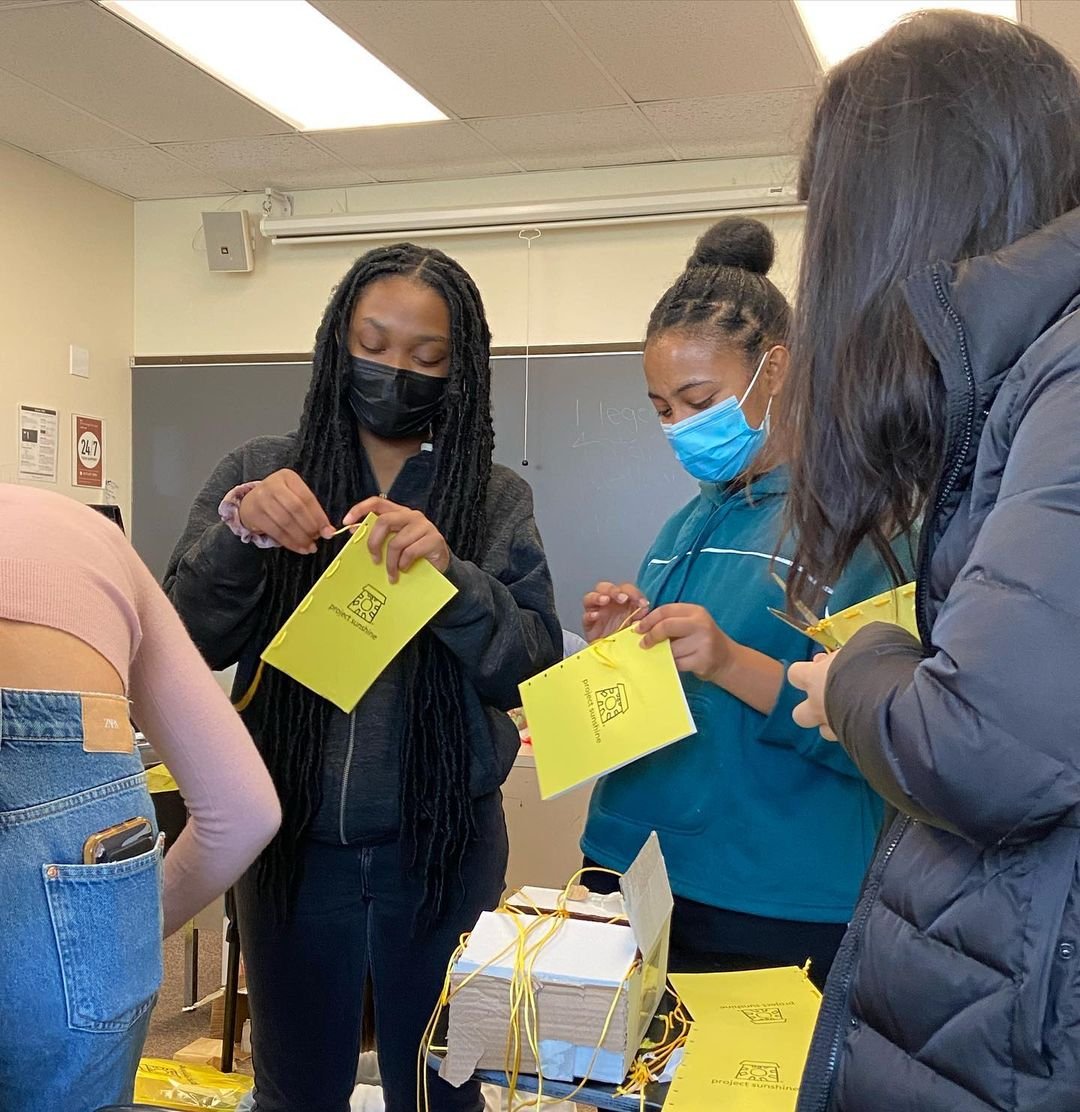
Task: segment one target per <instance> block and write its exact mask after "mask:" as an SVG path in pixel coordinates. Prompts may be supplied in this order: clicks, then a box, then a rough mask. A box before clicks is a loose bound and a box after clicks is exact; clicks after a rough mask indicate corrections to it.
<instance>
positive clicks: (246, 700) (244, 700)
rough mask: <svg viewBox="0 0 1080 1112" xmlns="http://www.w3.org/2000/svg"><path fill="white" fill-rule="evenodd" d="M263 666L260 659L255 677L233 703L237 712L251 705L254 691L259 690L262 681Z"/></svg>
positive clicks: (264, 665) (241, 712)
mask: <svg viewBox="0 0 1080 1112" xmlns="http://www.w3.org/2000/svg"><path fill="white" fill-rule="evenodd" d="M265 668H266V664H265V663H264V662H263V661H262V660H260V661H259V667H258V668H256V669H255V678H254V679H253V680H252V681H251V685H250V686H249V687H248V689H247V691H245V692H244V694H243V695H241V696H240V698H239V699H238V700H237V701H236V702H235V703H233V707H234V708H235V709H236V712H237V714H243V712H244V711H246V710H247V709H248V707H249V706H251V700H252V699H254V698H255V692H256V691H258V690H259V684H260V683H262V678H263V670H264V669H265Z"/></svg>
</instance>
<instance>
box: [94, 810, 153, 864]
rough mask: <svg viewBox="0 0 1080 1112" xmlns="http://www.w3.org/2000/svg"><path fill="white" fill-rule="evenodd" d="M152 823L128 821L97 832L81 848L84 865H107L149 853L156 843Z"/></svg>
mask: <svg viewBox="0 0 1080 1112" xmlns="http://www.w3.org/2000/svg"><path fill="white" fill-rule="evenodd" d="M156 840H157V839H156V838H155V837H154V826H153V823H151V821H150V820H149V819H147V818H143V817H142V816H139V817H138V818H133V819H128V820H127V822H121V823H117V825H116V826H110V827H109V828H108V829H107V830H99V831H98V832H97V833H96V834H91V835H90V837H89V838H87V839H86V844H85V845H84V846H83V864H84V865H107V864H109V863H110V862H112V861H126V860H128V858H130V857H138V856H139V855H140V854H143V853H149V852H150V851H151V850H152V849H153V848H154V845H155V843H156Z"/></svg>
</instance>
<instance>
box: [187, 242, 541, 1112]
mask: <svg viewBox="0 0 1080 1112" xmlns="http://www.w3.org/2000/svg"><path fill="white" fill-rule="evenodd" d="M489 359H490V333H489V330H488V326H487V322H486V320H485V317H484V310H483V305H482V303H481V300H480V295H479V293H478V292H477V289H476V286H475V285H474V284H473V282H472V280H471V278H470V277H469V275H468V274H467V273H466V272H465V271H464V270H463V269H462V268H461V266H459V265H458V264H457V263H456V262H455V261H454V260H452V259H450V258H448V257H447V256H446V255H444V254H442V252H440V251H435V250H430V249H424V248H420V247H416V246H413V245H412V244H399V245H397V246H393V247H387V248H379V249H376V250H373V251H371V252H369V253H368V254H366V255H364V256H363V257H362V258H360V259H359V260H357V262H356V263H355V265H354V266H353V267H352V269H351V270H350V271H349V272H348V274H346V275H345V278H344V279H343V280H342V282H341V284H340V285H339V286H338V287H337V289H336V290H335V292H334V294H333V296H332V298H331V300H330V304H329V306H328V307H327V310H326V313H325V315H324V317H323V321H322V325H321V327H320V329H319V332H318V336H317V340H316V348H315V357H314V370H313V374H312V380H311V388H310V390H309V392H308V397H307V401H306V404H305V406H304V413H303V417H302V419H301V422H300V429H299V431H298V432H297V433H296V434H294V435H291V436H287V437H261V438H258V439H256V440H252V441H250V442H249V443H247V444H245V445H244V446H242V447H241V448H239V449H237V450H236V451H235V452H233V453H232V454H231V455H229V456H228V457H227V458H226V459H225V460H224V461H223V462H222V463H221V464H220V465H219V466H218V468H217V470H216V471H215V472H214V474H213V476H212V477H211V479H210V480H209V482H208V483H207V486H206V488H205V489H204V490H203V492H202V493H201V494H200V496H199V498H198V499H197V501H196V503H195V506H194V508H193V510H192V513H191V518H190V521H189V523H188V527H187V529H186V531H185V533H184V535H183V537H182V538H181V540H180V543H179V544H178V546H177V549H176V552H175V554H174V556H173V559H172V561H171V564H170V567H169V570H168V573H167V580H166V588H167V590H168V592H169V594H170V596H171V598H172V600H173V602H174V603H175V605H176V606H177V608H178V609H179V610H180V613H181V614H182V615H183V617H184V619H185V621H186V622H187V625H188V628H189V629H190V631H191V633H192V636H193V637H194V639H195V641H196V643H197V644H198V645H199V646H200V648H201V649H202V652H203V654H204V655H205V656H206V658H207V660H208V661H209V662H210V664H211V665H212V666H214V667H217V668H223V667H226V666H228V665H230V664H232V663H234V662H238V669H237V689H238V690H244V689H245V688H246V686H247V684H248V683H249V682H250V681H251V679H252V676H253V675H254V672H255V669H256V666H257V662H258V657H259V653H260V652H261V651H262V649H263V648H264V647H265V646H266V644H267V642H268V641H269V640H270V639H271V638H272V636H273V635H274V633H275V632H276V631H277V630H278V629H279V628H280V627H281V625H282V624H283V623H284V622H285V620H286V619H287V618H288V616H289V615H290V614H291V613H292V611H293V610H294V609H295V607H296V606H297V604H298V603H299V602H300V601H301V599H302V598H303V597H304V595H305V594H306V593H307V591H308V590H309V589H310V587H311V585H312V584H313V583H314V582H315V580H316V579H317V578H318V577H319V576H320V575H321V574H322V572H323V571H324V570H325V569H326V567H327V566H328V565H329V563H330V562H331V560H332V559H333V558H334V555H335V554H336V553H337V552H338V551H339V549H340V545H341V543H342V542H341V541H338V540H333V539H331V535H332V533H333V532H334V529H335V528H336V527H337V526H338V525H340V524H341V523H345V524H350V523H354V522H356V521H359V520H361V519H362V518H363V517H364V516H365V515H366V514H368V513H369V512H372V511H374V512H375V513H376V514H378V515H379V521H378V525H377V527H376V529H375V530H373V537H372V539H371V543H372V545H373V546H375V547H377V546H378V545H379V544H380V542H381V541H382V540H384V539H385V538H386V537H387V536H388V537H389V538H390V539H389V546H388V549H387V556H386V559H387V567H388V571H389V572H390V575H391V577H392V578H393V577H394V576H395V575H396V574H397V572H398V571H399V570H405V569H406V568H408V567H409V566H410V565H411V564H413V563H415V562H416V561H418V560H422V559H427V560H429V561H430V562H431V563H432V564H433V565H434V566H435V567H436V568H438V569H439V570H440V571H441V572H444V573H445V574H446V575H447V576H448V577H449V579H450V580H451V581H452V582H453V583H454V585H455V586H456V587H457V588H458V594H457V596H456V597H455V598H454V599H453V600H452V601H451V602H450V603H449V604H448V605H447V606H446V607H445V608H444V609H443V610H442V611H441V612H440V613H439V614H438V615H437V616H436V617H435V618H434V619H432V621H431V623H430V625H429V626H428V628H427V629H425V630H424V631H422V632H421V633H420V634H419V635H418V636H417V637H416V638H415V639H414V640H413V641H412V643H411V644H410V645H409V646H407V648H406V649H405V651H404V652H402V653H401V654H400V655H399V657H398V658H397V659H396V660H395V661H394V662H393V663H392V664H391V666H390V667H389V668H388V669H387V670H386V671H385V672H384V673H383V675H382V676H381V677H380V678H379V680H378V681H377V682H376V683H375V685H374V686H373V687H372V688H371V689H370V690H369V691H368V693H367V694H366V695H365V696H364V698H363V699H362V700H361V701H360V704H359V705H358V706H357V708H356V710H355V711H354V712H353V714H351V715H346V714H342V713H341V712H339V711H337V710H335V709H334V708H333V707H332V706H331V705H330V704H329V703H327V702H325V701H324V700H323V699H321V698H319V697H318V696H316V695H314V694H313V693H312V692H310V691H309V690H307V689H306V688H304V687H302V686H301V685H299V684H297V683H295V682H294V681H293V680H291V679H289V678H288V677H287V676H285V675H283V674H282V673H279V672H276V671H274V670H273V669H268V670H267V672H266V675H265V677H264V678H263V680H262V683H261V685H260V686H259V688H258V690H257V693H256V695H255V698H254V699H253V701H252V702H251V704H250V706H249V707H248V708H247V710H246V711H245V715H244V716H245V720H246V722H247V724H248V726H249V727H250V729H251V732H252V734H253V736H254V737H255V739H256V741H257V743H258V745H259V747H260V749H261V751H262V753H263V756H264V758H265V760H266V762H267V765H268V766H269V768H270V772H271V774H272V776H273V778H274V781H275V783H276V785H277V787H278V791H279V792H280V794H281V797H282V805H283V824H282V830H281V834H280V835H279V836H278V838H277V839H275V841H274V842H273V843H272V844H271V846H270V848H269V849H268V850H267V852H266V853H265V854H264V855H263V857H262V858H261V859H260V861H259V862H258V864H257V865H256V866H255V868H253V869H252V870H251V872H250V873H249V874H248V876H247V877H246V878H245V879H244V880H243V881H242V882H241V884H240V886H239V888H238V904H239V917H240V930H241V937H242V946H243V950H244V955H245V961H246V966H247V974H248V987H249V992H250V998H251V1005H252V1011H253V1024H252V1033H253V1038H254V1056H255V1071H256V1108H257V1109H258V1112H347V1109H348V1104H349V1095H350V1093H351V1091H352V1088H353V1082H354V1078H355V1073H356V1064H357V1059H358V1056H359V1050H360V1023H361V1008H362V1000H363V988H364V983H365V981H366V979H367V977H368V976H369V975H370V977H371V979H372V984H373V987H374V998H375V1011H376V1016H375V1023H376V1034H377V1041H378V1048H379V1063H380V1068H381V1073H382V1077H383V1086H384V1090H385V1095H386V1102H387V1108H388V1110H389V1112H405V1110H408V1109H412V1108H413V1107H414V1106H415V1101H416V1073H417V1050H418V1048H419V1043H420V1039H421V1035H422V1032H423V1028H424V1026H425V1024H426V1022H427V1020H428V1018H429V1017H430V1014H431V1011H432V1009H433V1008H434V1005H435V1003H436V1000H437V998H438V995H439V991H440V988H441V985H442V980H443V977H444V974H445V970H446V964H447V961H448V959H449V956H450V954H451V952H452V951H453V949H454V947H455V945H456V944H457V940H458V937H459V936H460V934H461V933H462V932H463V931H466V930H468V929H470V928H471V927H472V926H473V924H474V923H475V921H476V919H477V917H478V915H479V913H480V912H481V911H482V910H484V909H485V908H490V907H493V906H494V905H495V904H496V903H497V901H498V899H499V898H500V895H501V893H502V888H503V882H504V874H505V868H506V854H507V842H506V828H505V822H504V819H503V813H502V805H501V796H500V792H499V787H500V785H501V784H502V782H503V780H504V779H505V777H506V775H507V773H508V772H509V770H510V767H511V766H512V764H513V760H514V757H515V755H516V753H517V748H518V737H517V731H516V729H515V728H514V725H513V722H512V721H511V720H510V718H509V716H508V715H506V714H505V713H504V711H506V710H509V709H511V708H512V707H514V706H516V705H517V704H518V703H519V702H520V699H519V698H518V694H517V687H518V684H519V683H520V682H521V681H522V680H524V679H526V678H527V677H528V676H530V675H532V674H534V673H536V672H538V671H540V670H542V669H543V668H545V667H547V666H548V665H550V664H552V663H554V662H555V661H556V660H557V659H558V657H559V655H560V649H559V646H560V645H561V641H560V636H561V634H560V627H559V622H558V619H557V618H556V616H555V610H554V602H553V594H552V587H551V581H550V577H549V574H548V569H547V563H546V561H545V558H544V552H543V548H542V547H541V543H540V537H539V535H538V534H537V530H536V526H535V524H534V522H533V517H532V497H531V493H530V490H529V487H528V485H527V484H526V483H525V482H524V481H523V480H522V479H520V478H518V477H517V476H516V475H514V474H513V473H512V472H510V471H508V470H506V469H504V468H500V467H497V466H493V464H492V461H491V456H492V445H493V434H492V424H491V409H490V398H489V394H490V367H489ZM341 666H342V667H347V666H348V664H347V662H345V661H343V662H342V664H341ZM431 1097H432V1106H433V1108H435V1109H446V1110H449V1109H454V1110H457V1109H461V1110H468V1112H472V1110H474V1109H478V1108H480V1107H481V1103H482V1102H481V1097H480V1092H479V1087H478V1086H477V1085H469V1086H465V1087H463V1088H462V1089H452V1088H450V1087H449V1086H448V1085H446V1084H445V1083H443V1082H441V1081H439V1079H438V1078H436V1077H434V1076H432V1078H431Z"/></svg>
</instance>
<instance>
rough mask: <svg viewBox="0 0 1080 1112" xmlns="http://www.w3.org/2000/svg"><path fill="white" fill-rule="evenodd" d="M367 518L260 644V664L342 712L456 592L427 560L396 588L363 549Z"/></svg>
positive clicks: (383, 563) (369, 520)
mask: <svg viewBox="0 0 1080 1112" xmlns="http://www.w3.org/2000/svg"><path fill="white" fill-rule="evenodd" d="M375 521H376V517H375V515H374V514H369V515H368V517H366V518H365V519H364V521H363V522H362V523H361V524H360V526H359V528H357V529H356V530H355V532H354V533H353V535H352V536H351V537H350V538H349V541H348V543H347V544H346V545H345V547H344V548H343V549H342V550H341V552H340V553H339V554H338V556H337V559H335V560H334V562H333V563H332V564H331V565H330V566H329V567H328V568H327V569H326V571H324V572H323V574H322V575H321V576H320V577H319V580H318V582H317V583H316V584H315V586H314V587H312V588H311V590H310V591H309V592H308V595H307V597H306V598H305V599H304V601H303V602H301V603H300V605H299V606H298V607H297V608H296V610H294V611H293V613H292V615H291V616H290V617H289V620H288V621H287V622H286V623H285V625H284V626H282V628H281V631H280V632H279V633H278V634H277V636H276V637H275V638H274V639H273V641H271V642H270V644H269V645H268V646H267V648H266V651H265V652H264V653H263V654H262V659H263V660H264V661H265V662H266V663H267V664H270V665H273V667H275V668H277V669H278V670H279V671H282V672H284V673H285V674H286V675H289V676H292V678H293V679H294V680H296V681H297V683H302V684H303V685H304V686H305V687H309V688H310V689H311V690H312V691H314V692H315V693H316V694H318V695H321V696H322V697H323V698H324V699H328V700H329V701H330V702H331V703H333V704H334V706H336V707H339V708H340V709H341V710H343V711H345V712H346V713H349V712H351V711H352V710H353V708H354V707H355V706H356V704H357V703H358V702H360V699H361V698H362V697H363V695H364V692H365V691H367V689H368V688H369V687H370V686H371V685H372V684H373V683H374V682H375V680H376V679H377V678H378V677H379V675H380V674H381V673H382V671H383V670H384V669H385V668H386V666H387V665H388V664H389V663H390V661H391V660H393V659H394V657H395V656H397V654H398V653H399V652H401V650H402V649H403V648H404V647H405V645H406V644H408V642H409V641H411V640H412V638H413V637H415V636H416V634H417V633H418V632H419V631H420V630H421V629H422V628H423V627H424V626H425V625H427V623H428V622H429V621H431V619H432V618H433V617H434V616H435V615H436V614H437V613H438V612H439V611H440V610H441V609H442V608H443V607H444V606H445V605H446V604H447V603H448V602H449V601H450V599H452V598H453V597H454V595H455V594H457V588H456V587H455V586H454V585H453V584H452V583H451V582H450V581H449V580H448V579H447V578H446V576H444V575H442V574H440V573H439V572H438V571H437V570H436V569H435V568H434V567H433V566H432V565H431V564H430V563H429V562H428V561H427V560H419V561H417V563H415V564H413V565H412V567H410V568H409V569H408V571H404V572H401V573H400V575H399V576H398V581H397V582H396V583H391V582H390V580H389V578H388V577H387V574H386V560H385V552H386V549H385V546H384V548H383V557H384V558H383V559H382V560H381V561H380V562H379V563H378V564H376V563H375V561H374V560H373V559H372V557H371V552H370V550H369V549H368V546H367V534H368V532H369V530H370V529H371V527H372V525H373V524H374V523H375Z"/></svg>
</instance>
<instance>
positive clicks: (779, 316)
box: [645, 216, 791, 360]
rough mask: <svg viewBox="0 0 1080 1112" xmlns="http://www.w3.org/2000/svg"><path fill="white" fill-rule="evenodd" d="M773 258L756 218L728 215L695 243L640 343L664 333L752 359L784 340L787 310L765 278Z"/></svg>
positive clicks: (765, 230) (773, 250)
mask: <svg viewBox="0 0 1080 1112" xmlns="http://www.w3.org/2000/svg"><path fill="white" fill-rule="evenodd" d="M775 254H776V244H775V241H774V240H773V234H772V232H771V231H769V229H768V228H767V227H766V226H765V225H764V224H762V222H761V221H760V220H753V219H751V218H749V217H745V216H728V217H726V218H725V219H723V220H720V221H718V222H717V223H716V224H714V225H713V226H712V227H711V228H709V230H708V231H707V232H705V234H704V235H703V236H702V237H701V238H700V239H699V240H698V242H697V245H696V246H695V248H694V251H693V254H691V256H690V258H689V259H687V260H686V269H685V270H684V271H683V273H682V274H681V275H680V276H679V278H678V279H677V280H676V281H675V283H674V285H672V286H671V288H670V289H668V290H667V291H666V292H665V294H664V295H663V297H661V298H660V300H659V301H658V302H657V303H656V307H655V308H654V309H653V311H652V315H651V316H650V317H649V326H648V328H647V330H646V332H645V342H646V343H648V342H649V341H650V340H652V339H654V338H655V337H657V336H659V335H661V334H662V333H664V332H671V331H686V332H693V333H695V334H702V335H706V336H709V337H711V338H712V339H714V340H715V341H716V342H717V343H718V344H725V345H730V346H732V347H734V348H735V349H736V350H738V351H740V352H742V353H743V354H744V355H745V356H746V357H747V358H748V359H750V360H756V359H758V358H760V356H761V355H762V354H764V352H765V349H766V348H767V347H768V346H770V345H771V344H776V343H782V342H783V341H784V340H785V339H786V337H787V331H788V326H789V324H790V317H791V310H790V308H789V306H788V303H787V301H786V299H785V298H784V295H783V294H782V293H781V292H780V291H779V290H778V289H777V288H776V286H774V285H773V283H772V282H771V281H770V280H769V279H768V277H766V276H767V275H768V273H769V270H770V269H771V268H772V263H773V258H774V256H775Z"/></svg>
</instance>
